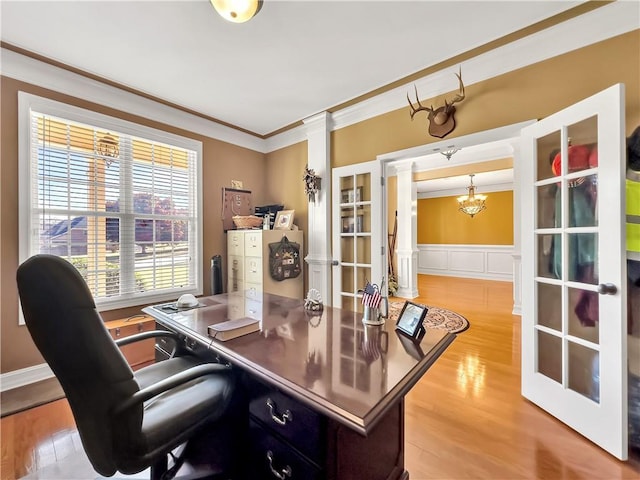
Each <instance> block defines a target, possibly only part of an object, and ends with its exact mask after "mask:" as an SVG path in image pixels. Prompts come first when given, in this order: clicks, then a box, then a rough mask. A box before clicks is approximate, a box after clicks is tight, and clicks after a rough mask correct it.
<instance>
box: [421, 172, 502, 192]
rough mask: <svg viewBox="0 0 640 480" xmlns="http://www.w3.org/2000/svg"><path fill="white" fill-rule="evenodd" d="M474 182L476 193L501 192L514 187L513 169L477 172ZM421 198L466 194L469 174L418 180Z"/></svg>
mask: <svg viewBox="0 0 640 480" xmlns="http://www.w3.org/2000/svg"><path fill="white" fill-rule="evenodd" d="M473 184H474V185H475V186H476V187H478V188H476V193H487V192H499V191H503V190H512V189H513V169H512V168H508V169H503V170H494V171H492V172H480V173H475V174H474V176H473ZM416 185H417V191H418V194H419V197H420V198H434V197H450V196H454V195H464V194H465V193H467V191H468V187H469V175H457V176H454V177H443V178H434V179H432V180H422V181H419V182H416Z"/></svg>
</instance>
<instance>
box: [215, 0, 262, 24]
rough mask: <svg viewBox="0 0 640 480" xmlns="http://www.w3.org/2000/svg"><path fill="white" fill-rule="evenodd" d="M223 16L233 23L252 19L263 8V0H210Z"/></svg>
mask: <svg viewBox="0 0 640 480" xmlns="http://www.w3.org/2000/svg"><path fill="white" fill-rule="evenodd" d="M210 1H211V5H213V8H215V9H216V12H218V13H219V14H220V16H221V17H222V18H224V19H225V20H228V21H229V22H233V23H243V22H247V21H249V20H251V19H252V18H253V17H254V16H255V15H256V14H257V13H258V12H259V11H260V9H261V8H262V0H210Z"/></svg>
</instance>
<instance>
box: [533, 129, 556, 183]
mask: <svg viewBox="0 0 640 480" xmlns="http://www.w3.org/2000/svg"><path fill="white" fill-rule="evenodd" d="M536 149H537V152H538V158H537V165H536V167H537V168H536V172H537V173H536V180H544V179H546V178H551V177H553V176H554V173H553V170H552V169H551V164H552V163H553V160H554V158H555V157H556V154H557V153H558V152H559V151H560V131H556V132H552V133H550V134H549V135H546V136H544V137H540V138H538V139H536Z"/></svg>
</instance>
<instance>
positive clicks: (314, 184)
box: [302, 165, 321, 202]
mask: <svg viewBox="0 0 640 480" xmlns="http://www.w3.org/2000/svg"><path fill="white" fill-rule="evenodd" d="M302 179H303V180H304V192H305V193H306V194H307V197H308V198H309V201H310V202H315V201H316V193H317V192H318V191H320V180H321V179H320V177H319V176H317V175H316V172H315V170H313V169H310V168H309V165H306V166H305V167H304V176H303V177H302Z"/></svg>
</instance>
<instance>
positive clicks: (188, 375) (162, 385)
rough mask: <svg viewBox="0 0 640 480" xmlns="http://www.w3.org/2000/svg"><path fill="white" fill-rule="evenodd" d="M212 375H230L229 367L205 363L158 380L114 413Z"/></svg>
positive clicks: (117, 413) (134, 395)
mask: <svg viewBox="0 0 640 480" xmlns="http://www.w3.org/2000/svg"><path fill="white" fill-rule="evenodd" d="M212 373H231V366H230V365H225V364H221V363H205V364H202V365H197V366H195V367H192V368H190V369H188V370H185V371H184V372H180V373H176V374H175V375H171V376H170V377H168V378H165V379H163V380H160V381H159V382H158V383H154V384H153V385H150V386H148V387H146V388H143V389H142V390H139V391H137V392H136V393H134V394H133V395H132V396H131V397H130V398H128V399H127V400H125V401H124V402H123V403H122V404H121V405H119V406H118V407H117V408H116V409H115V411H114V413H115V414H116V415H119V414H120V413H122V412H124V411H125V410H127V409H129V408H131V407H133V406H135V405H140V404H142V403H143V402H146V401H147V400H149V399H151V398H153V397H156V396H158V395H160V394H161V393H162V392H166V391H167V390H171V389H172V388H175V387H177V386H179V385H182V384H184V383H187V382H189V381H191V380H193V379H195V378H198V377H203V376H205V375H210V374H212Z"/></svg>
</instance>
